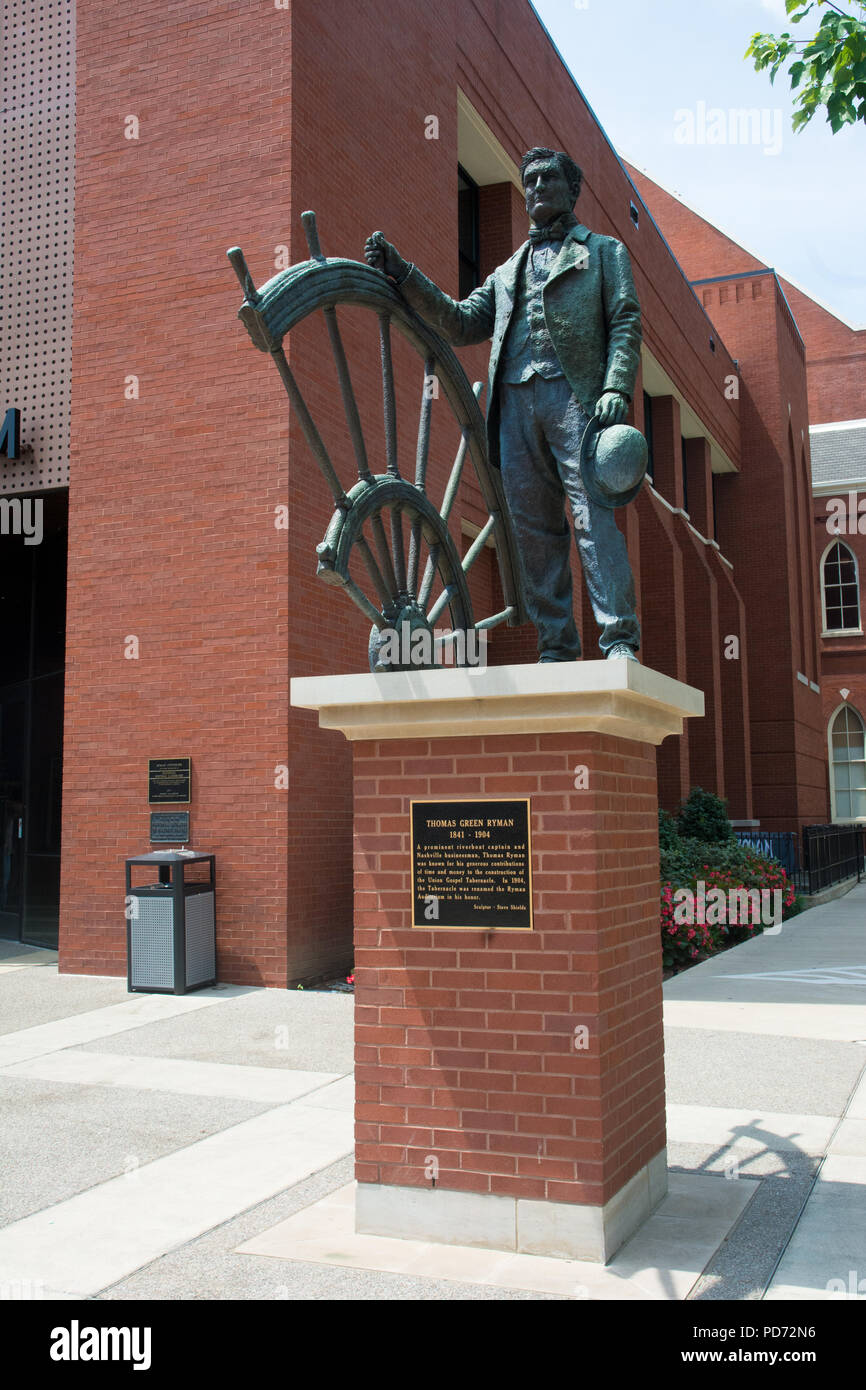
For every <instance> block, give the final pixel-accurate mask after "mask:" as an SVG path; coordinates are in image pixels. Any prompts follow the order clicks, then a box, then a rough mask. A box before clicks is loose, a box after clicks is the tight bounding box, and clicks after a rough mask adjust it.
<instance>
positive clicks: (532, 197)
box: [520, 145, 583, 227]
mask: <svg viewBox="0 0 866 1390" xmlns="http://www.w3.org/2000/svg"><path fill="white" fill-rule="evenodd" d="M520 177H521V180H522V182H523V191H524V193H525V195H526V211H527V212H528V213H529V216H530V218H531V219H532V221H533V222H534V223H535V225H536V226H537V227H543V226H545V225H546V224H547V223H548V222H550V221H552V220H553V218H554V217H559V216H561V214H562V213H564V212H571V209H572V208H573V207H574V205H575V203H576V202H577V200H578V198H579V197H580V188H581V184H582V183H583V172H582V170H580V169H579V168H578V166H577V165H576V164H575V162H574V160H573V159H572V158H571V156H570V155H567V154H565V153H564V152H563V151H562V150H548V149H544V148H543V147H542V146H540V145H537V146H536V147H535V148H534V149H531V150H527V151H526V154H525V155H524V156H523V158H522V159H521V161H520Z"/></svg>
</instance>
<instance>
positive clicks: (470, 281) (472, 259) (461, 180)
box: [457, 164, 481, 299]
mask: <svg viewBox="0 0 866 1390" xmlns="http://www.w3.org/2000/svg"><path fill="white" fill-rule="evenodd" d="M478 222H479V211H478V184H477V183H475V181H474V180H473V179H471V178H470V177H469V175H468V174H467V172H466V170H465V169H463V168H462V167H461V166H460V165H459V164H458V165H457V243H458V249H459V253H460V298H461V299H465V298H466V296H467V295H469V294H471V293H472V291H473V290H474V289H477V288H478V286H479V285H480V284H481V266H480V256H479V249H478V247H479V236H478Z"/></svg>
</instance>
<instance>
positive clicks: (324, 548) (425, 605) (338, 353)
mask: <svg viewBox="0 0 866 1390" xmlns="http://www.w3.org/2000/svg"><path fill="white" fill-rule="evenodd" d="M302 222H303V225H304V231H305V233H306V237H307V244H308V246H309V250H310V259H309V260H308V261H303V262H301V263H300V264H298V265H294V266H290V267H289V268H288V269H287V270H284V271H281V272H280V274H278V275H276V276H274V278H273V279H271V280H269V281H268V282H267V283H266V284H265V285H262V287H261V288H260V289H256V287H255V285H254V284H253V281H252V277H251V275H250V272H249V270H248V269H247V265H246V262H245V260H244V257H243V253H242V252H241V250H240V248H239V247H234V248H232V249H231V250H230V251H229V252H228V257H229V260H230V261H231V263H232V266H233V267H234V270H235V272H236V274H237V276H238V279H239V280H240V283H241V287H242V289H243V292H244V302H243V304H242V306H241V308H240V311H239V314H238V317H239V318H240V319H241V320H242V321H243V323H244V324H245V325H246V328H247V330H248V332H249V335H250V337H251V338H252V341H253V343H254V344H255V346H256V347H257V348H259V349H260V350H261V351H262V352H268V353H270V355H271V356H272V357H273V359H274V362H275V363H276V366H277V370H278V371H279V374H280V377H281V378H282V381H283V384H284V386H285V389H286V392H287V394H288V397H289V400H290V402H291V405H292V409H293V410H294V412H295V414H296V416H297V419H298V421H299V423H300V426H301V429H302V431H303V434H304V437H305V439H306V442H307V444H308V446H309V449H310V452H311V453H312V456H313V459H314V460H315V462H316V464H317V465H318V467H319V470H320V472H321V474H322V477H323V478H324V481H325V483H326V484H327V486H328V488H329V489H330V492H331V494H332V496H333V499H334V504H335V510H334V514H333V517H332V519H331V522H330V525H329V526H328V528H327V531H326V533H325V536H324V539H323V540H322V542H321V544H320V545H319V546H318V547H317V550H318V570H317V573H318V574H319V576H320V577H321V578H322V579H324V580H325V582H326V583H328V584H333V585H335V586H337V587H339V588H342V589H343V590H344V592H345V593H346V594H348V596H349V597H350V598H351V599H352V600H353V601H354V602H355V604H356V605H357V606H358V608H359V609H360V610H361V612H362V613H363V614H364V615H365V616H366V617H367V618H368V619H369V620H370V622H371V624H372V629H371V633H370V638H369V644H368V651H369V661H370V666H371V669H372V670H374V671H383V670H400V669H406V668H407V667H410V668H413V669H418V668H423V667H429V666H432V665H439V664H446V663H447V664H451V663H452V662H453V663H455V664H465V662H466V661H467V660H471V659H472V657H471V653H472V650H473V647H472V642H471V639H470V638H469V634H471V633H473V632H475V633H478V632H481V631H484V630H486V629H490V628H494V627H496V626H498V625H499V624H500V623H507V624H508V625H510V626H515V625H517V624H518V623H521V622H524V621H525V615H524V609H523V602H522V596H521V586H520V579H519V566H518V561H517V554H516V549H515V544H514V537H513V533H512V529H511V523H510V518H509V515H508V511H507V508H506V505H505V499H504V494H503V491H502V482H501V479H500V476H499V473H498V471H497V470H496V469H494V468H491V467H490V464H489V462H488V458H487V442H486V435H485V427H484V420H483V417H482V414H481V410H480V407H479V404H478V397H479V394H480V391H481V385H480V383H478V384H476V386H475V387H474V388H473V387H472V386H470V384H469V381H468V379H467V377H466V375H465V373H464V371H463V369H462V367H461V365H460V363H459V362H458V360H457V358H456V356H455V355H454V353H453V351H452V350H451V348H450V346H449V345H448V344H447V343H446V342H445V341H444V339H442V338H441V337H440V336H439V335H438V334H437V333H435V332H434V330H433V329H431V328H430V327H429V326H428V325H427V324H426V323H424V322H423V321H422V320H421V319H420V318H419V317H418V316H417V315H416V314H415V313H414V312H413V311H412V310H411V309H410V308H409V306H408V305H407V304H406V303H405V301H404V300H403V298H402V296H401V295H400V294H399V292H398V290H397V289H396V288H395V287H394V285H393V284H392V283H391V281H390V280H389V279H388V278H387V277H386V276H385V275H384V274H383V273H382V272H381V271H379V270H374V269H372V268H371V267H370V266H368V265H364V264H362V263H361V262H359V261H352V260H346V259H342V258H336V257H332V258H326V257H325V256H324V255H323V254H322V251H321V249H320V246H319V239H318V233H317V230H316V219H315V214H314V213H312V212H305V213H304V214H303V215H302ZM341 305H345V306H350V305H351V306H360V307H361V308H362V309H364V310H367V311H369V313H371V314H372V315H374V316H375V324H373V323H371V324H370V330H371V333H372V334H373V335H374V341H377V356H378V359H379V363H380V365H381V382H382V387H381V390H382V411H383V417H384V418H383V421H382V424H383V431H382V433H381V435H380V438H383V439H384V458H383V459H382V462H384V470H383V471H382V470H381V465H380V469H379V470H377V469H376V468H375V467H371V457H370V455H371V452H373V451H372V449H368V443H367V440H366V438H365V431H364V428H363V427H362V413H361V411H360V410H359V405H358V400H357V398H356V395H355V390H354V387H353V384H352V372H351V369H350V365H349V360H348V354H347V351H346V348H345V346H344V338H343V334H342V333H341V328H340V322H339V319H338V309H339V307H340V306H341ZM320 313H321V314H322V315H323V317H324V321H325V325H326V328H327V334H328V340H329V343H330V349H331V353H332V355H333V359H334V366H335V369H336V381H337V383H338V386H339V394H340V399H341V402H342V412H343V415H344V417H345V423H344V437H343V440H342V441H340V443H339V446H338V448H332V449H331V450H329V449H328V448H327V447H326V445H325V442H324V439H323V432H322V431H320V429H319V427H318V426H317V425H316V422H315V420H314V419H313V415H312V413H311V411H310V409H309V408H308V405H307V402H306V400H305V398H304V395H303V393H302V391H301V388H300V386H299V384H298V381H297V379H296V377H295V374H294V372H293V371H292V368H291V367H290V365H289V362H288V360H287V358H286V354H285V351H284V349H283V339H284V338H285V335H286V334H287V333H289V332H290V331H291V330H292V329H293V328H296V327H297V326H298V325H299V324H300V323H301V322H302V321H304V320H306V319H308V318H309V317H310V316H311V315H315V314H320ZM395 332H396V333H397V334H399V335H401V337H402V338H403V339H404V340H405V341H406V342H407V343H408V344H409V345H410V347H411V348H412V349H414V353H415V355H416V371H417V379H416V386H415V390H416V391H417V397H416V406H415V409H416V410H417V419H418V426H417V432H416V434H415V449H414V459H413V461H412V462H413V467H412V471H411V476H410V477H406V476H404V475H403V473H401V470H400V466H399V462H398V420H397V393H396V389H395V366H394V354H393V352H392V339H393V335H394V333H395ZM440 389H441V396H442V397H444V399H445V401H446V402H447V407H448V409H449V411H450V415H451V420H450V422H449V423H450V424H451V429H452V431H453V435H454V438H455V439H456V441H457V447H456V450H455V454H454V458H453V462H452V463H451V466H450V474H449V476H448V481H447V483H446V485H445V488H444V492H443V495H442V496H441V498H439V499H438V500H434V498H433V497H431V496H430V494H429V492H428V465H429V462H430V448H431V417H432V411H433V402H434V399H436V397H437V396H438V392H439V390H440ZM329 426H330V428H331V430H332V431H333V423H332V420H329ZM439 433H440V431H439V430H438V426H437V438H438V437H439ZM375 448H376V452H377V453H381V445H380V444H378V443H377V444H376V446H375ZM338 456H339V459H340V460H344V459H349V460H351V468H352V476H351V478H349V477H347V476H345V475H346V472H347V469H346V467H345V466H343V467H342V468H340V467H338V465H337V463H336V462H335V459H337V458H338ZM449 457H450V455H449ZM467 459H468V460H471V463H472V470H473V472H474V476H475V479H476V480H477V489H474V488H473V489H472V493H473V505H474V510H475V512H476V514H477V510H478V506H479V501H478V498H479V494H480V499H481V502H480V505H481V507H482V510H486V512H487V519H486V521H485V522H484V524H482V525H480V526H478V527H476V528H474V531H475V533H474V535H473V538H472V540H471V543H470V544H468V548H467V549H466V552H465V554H461V553H460V548H462V545H460V541H461V539H462V538H461V537H460V535H459V534H458V536H457V537H455V519H457V518H459V517H460V516H461V514H462V510H463V508H462V505H461V498H462V495H463V494H464V493H465V490H466V488H467V486H468V484H469V482H470V479H471V476H472V474H471V473H470V474H469V475H468V476H467V472H466V470H465V464H466V462H467ZM341 472H342V473H343V475H344V476H343V477H341V476H340V474H341ZM449 523H450V525H449ZM491 542H492V544H493V546H494V548H495V556H496V562H497V565H498V570H499V577H500V582H501V589H502V595H503V601H504V607H503V608H502V609H501V610H500V611H499V612H495V613H484V614H481V615H478V616H476V614H475V613H474V612H473V605H472V600H471V598H470V583H469V574H470V571H471V569H472V566H473V565H474V564H475V563H476V561H477V560H478V558H479V556H480V555H481V554H482V553H483V552H484V549H485V547H486V546H487V545H488V544H490V543H491ZM458 547H459V548H458ZM488 587H489V586H488ZM418 633H421V634H422V636H421V637H420V638H418V637H417V636H416V634H418ZM395 634H397V635H398V637H399V638H400V639H401V640H399V641H397V642H395V636H394V635H395ZM407 638H408V642H407ZM448 643H453V644H454V648H455V650H454V651H453V652H452V653H450V654H448V653H446V652H445V651H444V648H445V646H446V645H447V644H448ZM410 653H411V656H410V659H409V660H407V656H408V655H409V654H410ZM467 654H468V655H467Z"/></svg>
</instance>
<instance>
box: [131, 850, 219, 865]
mask: <svg viewBox="0 0 866 1390" xmlns="http://www.w3.org/2000/svg"><path fill="white" fill-rule="evenodd" d="M213 857H214V856H213V855H212V854H209V853H208V852H207V851H206V850H197V849H154V850H151V851H150V853H149V854H133V855H130V857H129V858H128V859H127V861H126V862H127V864H178V863H181V864H194V863H196V861H197V860H199V859H213Z"/></svg>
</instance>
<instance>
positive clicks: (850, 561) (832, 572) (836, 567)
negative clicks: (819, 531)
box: [821, 541, 860, 632]
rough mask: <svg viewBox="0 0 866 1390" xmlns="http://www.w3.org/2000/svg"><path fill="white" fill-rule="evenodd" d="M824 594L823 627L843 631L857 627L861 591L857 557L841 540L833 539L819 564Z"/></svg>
mask: <svg viewBox="0 0 866 1390" xmlns="http://www.w3.org/2000/svg"><path fill="white" fill-rule="evenodd" d="M821 591H822V594H823V598H824V631H825V632H844V631H848V630H850V629H851V628H855V629H857V630H859V628H860V593H859V584H858V578H857V561H856V560H855V558H854V554H853V552H852V551H851V550H849V549H848V547H847V545H844V544H843V543H842V541H836V543H835V545H831V546H830V547H829V549H828V550H827V552H826V553H825V555H824V560H823V564H822V566H821Z"/></svg>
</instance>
